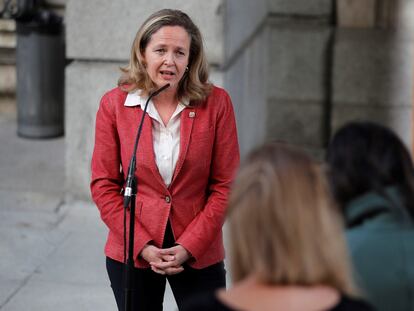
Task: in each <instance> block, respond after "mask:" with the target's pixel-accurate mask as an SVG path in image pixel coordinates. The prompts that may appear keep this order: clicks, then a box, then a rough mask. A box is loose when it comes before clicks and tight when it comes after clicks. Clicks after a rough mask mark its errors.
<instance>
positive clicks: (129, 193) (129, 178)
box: [124, 83, 170, 208]
mask: <svg viewBox="0 0 414 311" xmlns="http://www.w3.org/2000/svg"><path fill="white" fill-rule="evenodd" d="M169 86H170V84H169V83H167V84H166V85H164V86H163V87H161V88H159V89H158V90H156V91H154V92H153V93H151V94H150V96H148V99H147V101H146V103H145V107H144V113H143V114H142V117H141V121H140V123H139V127H138V132H137V136H136V138H135V144H134V151H133V152H132V156H131V161H130V162H129V167H128V175H127V181H126V185H125V192H124V208H127V207H128V205H129V202H130V201H131V196H132V195H134V194H135V193H132V186H133V184H134V179H135V178H134V177H135V174H134V173H135V167H136V161H137V159H136V153H137V148H138V142H139V138H140V137H141V131H142V125H143V123H144V117H145V113H146V112H147V107H148V103H149V101H150V100H151V99H152V98H153V97H155V96H157V95H158V94H159V93H161V92H162V91H164V90H165V89H167V88H168V87H169Z"/></svg>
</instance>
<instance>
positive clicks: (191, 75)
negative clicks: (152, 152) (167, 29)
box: [118, 9, 211, 101]
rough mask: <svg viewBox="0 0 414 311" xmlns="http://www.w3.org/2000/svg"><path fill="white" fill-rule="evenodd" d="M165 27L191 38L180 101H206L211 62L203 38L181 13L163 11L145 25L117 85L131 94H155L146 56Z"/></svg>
mask: <svg viewBox="0 0 414 311" xmlns="http://www.w3.org/2000/svg"><path fill="white" fill-rule="evenodd" d="M164 26H180V27H183V28H184V29H185V30H186V31H187V33H188V34H189V36H190V38H191V39H190V40H191V42H190V55H189V63H188V71H187V72H186V73H185V74H184V76H183V78H182V79H181V81H180V83H179V86H178V92H177V97H178V99H182V98H186V99H188V100H190V101H191V100H202V99H204V98H205V97H206V96H207V95H208V94H209V92H210V90H211V84H210V83H209V82H208V76H209V75H208V63H207V59H206V56H205V52H204V47H203V39H202V36H201V33H200V31H199V29H198V28H197V26H196V25H195V24H194V23H193V21H192V20H191V19H190V17H189V16H188V15H187V14H185V13H184V12H182V11H180V10H171V9H163V10H160V11H158V12H155V13H153V14H152V15H151V16H150V17H148V19H147V20H146V21H145V22H144V23H143V24H142V26H141V27H140V29H139V30H138V32H137V34H136V36H135V39H134V42H133V44H132V48H131V55H130V59H129V64H128V65H127V66H126V67H122V68H121V71H122V72H123V74H122V75H121V77H120V79H119V80H118V85H119V86H121V87H122V88H123V89H124V90H125V91H128V92H131V91H134V90H137V89H139V90H141V91H142V92H143V93H144V94H149V93H151V92H153V91H155V89H156V88H157V87H156V85H155V84H154V82H153V81H152V80H151V79H150V77H149V75H148V73H147V70H146V68H145V62H144V59H143V54H144V51H145V48H146V47H147V45H148V43H149V42H150V40H151V37H152V35H153V34H154V33H155V32H157V31H158V30H159V29H160V28H162V27H164Z"/></svg>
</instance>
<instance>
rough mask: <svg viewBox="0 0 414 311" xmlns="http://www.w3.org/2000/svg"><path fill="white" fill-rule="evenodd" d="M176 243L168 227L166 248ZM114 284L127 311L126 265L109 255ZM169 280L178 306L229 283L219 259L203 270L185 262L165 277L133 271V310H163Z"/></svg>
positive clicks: (114, 289) (145, 271)
mask: <svg viewBox="0 0 414 311" xmlns="http://www.w3.org/2000/svg"><path fill="white" fill-rule="evenodd" d="M172 245H174V238H173V235H172V231H171V227H170V226H169V224H168V226H167V230H166V234H165V238H164V243H163V247H164V248H165V247H170V246H172ZM106 268H107V271H108V275H109V279H110V281H111V287H112V290H113V292H114V295H115V299H116V304H117V305H118V310H119V311H124V310H125V291H124V287H125V285H124V264H123V263H121V262H118V261H115V260H113V259H111V258H108V257H107V258H106ZM166 280H168V283H169V284H170V286H171V289H172V292H173V295H174V298H175V301H176V302H177V306H178V309H180V308H181V306H182V304H183V302H184V301H185V300H186V299H187V298H190V297H191V296H193V295H194V294H196V293H199V292H202V291H212V290H215V289H217V288H221V287H225V286H226V271H225V269H224V263H223V262H220V263H217V264H214V265H211V266H209V267H207V268H204V269H193V268H191V267H190V266H188V265H185V264H184V271H183V272H180V273H178V274H175V275H170V276H165V275H161V274H158V273H155V272H153V271H152V270H151V269H150V268H147V269H138V268H135V269H134V271H133V281H132V282H133V289H132V295H131V296H132V297H131V300H132V301H131V305H132V310H134V311H147V310H148V311H158V310H159V311H161V310H162V309H163V307H162V306H163V301H164V292H165V285H166Z"/></svg>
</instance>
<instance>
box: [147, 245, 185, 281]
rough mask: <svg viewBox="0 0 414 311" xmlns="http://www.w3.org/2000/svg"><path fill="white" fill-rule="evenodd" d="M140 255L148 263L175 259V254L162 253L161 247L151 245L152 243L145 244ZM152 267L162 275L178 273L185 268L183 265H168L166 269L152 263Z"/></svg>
mask: <svg viewBox="0 0 414 311" xmlns="http://www.w3.org/2000/svg"><path fill="white" fill-rule="evenodd" d="M139 255H140V256H141V257H142V258H143V259H144V260H145V261H147V262H148V263H162V262H171V261H174V260H175V256H172V255H163V254H162V253H161V249H160V248H158V247H156V246H154V245H151V244H147V245H145V246H144V248H143V249H142V251H141V253H140V254H139ZM151 269H152V271H154V272H156V273H159V274H162V275H166V274H168V275H172V274H177V273H180V272H182V271H183V270H184V268H183V266H181V265H180V266H168V267H166V268H165V269H159V268H157V267H154V266H153V265H151Z"/></svg>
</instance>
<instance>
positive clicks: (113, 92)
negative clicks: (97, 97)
mask: <svg viewBox="0 0 414 311" xmlns="http://www.w3.org/2000/svg"><path fill="white" fill-rule="evenodd" d="M127 95H128V92H127V91H125V90H124V89H123V88H122V87H121V86H117V87H114V88H112V89H110V90H108V91H106V92H105V93H104V95H103V96H102V98H107V99H118V98H121V99H124V100H125V98H126V97H127Z"/></svg>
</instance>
